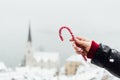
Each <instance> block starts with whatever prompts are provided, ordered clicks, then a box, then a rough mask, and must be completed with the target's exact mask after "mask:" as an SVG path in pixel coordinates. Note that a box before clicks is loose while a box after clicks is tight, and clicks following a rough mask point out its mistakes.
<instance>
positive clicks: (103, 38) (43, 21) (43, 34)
mask: <svg viewBox="0 0 120 80" xmlns="http://www.w3.org/2000/svg"><path fill="white" fill-rule="evenodd" d="M29 21H30V22H31V29H32V39H33V43H32V44H33V48H34V50H39V49H41V48H43V49H44V51H50V52H59V53H60V55H61V58H63V61H62V63H63V62H64V61H65V59H66V58H67V57H69V56H70V55H73V54H75V53H74V50H73V49H72V47H71V44H70V43H69V42H68V40H69V38H70V36H69V34H68V33H67V31H64V32H63V36H64V37H65V39H66V40H65V42H63V43H62V42H61V41H60V39H59V37H58V30H59V28H60V26H62V25H66V26H70V27H71V29H72V31H73V33H74V34H75V35H80V36H85V37H88V38H90V39H94V40H96V41H97V42H102V43H105V44H108V45H110V46H112V47H113V48H117V49H119V50H120V44H118V43H119V41H120V37H118V36H119V34H120V0H0V61H3V62H5V63H6V64H7V65H9V66H15V65H17V64H19V63H20V62H21V60H22V59H23V56H24V54H25V49H26V41H27V36H28V25H29Z"/></svg>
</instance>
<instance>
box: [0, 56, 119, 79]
mask: <svg viewBox="0 0 120 80" xmlns="http://www.w3.org/2000/svg"><path fill="white" fill-rule="evenodd" d="M71 58H75V59H71ZM71 58H69V59H67V61H69V60H70V61H75V60H77V61H80V62H85V61H84V59H83V58H82V57H81V59H79V57H78V56H77V55H73V56H71ZM86 63H87V62H86ZM0 68H1V69H3V70H5V71H4V72H0V80H102V79H103V78H104V79H103V80H119V79H118V78H116V77H114V76H113V75H111V74H110V73H109V72H107V71H106V70H104V69H102V68H99V67H96V66H94V65H91V64H89V63H87V64H86V65H82V66H79V68H78V69H77V72H76V74H75V75H70V76H66V75H65V71H64V70H65V68H64V67H61V68H59V69H58V68H50V69H48V68H40V67H28V66H27V67H16V68H15V69H14V70H13V69H11V71H9V70H8V68H7V67H6V66H5V65H4V63H0ZM58 71H59V74H57V72H58ZM106 77H107V79H105V78H106Z"/></svg>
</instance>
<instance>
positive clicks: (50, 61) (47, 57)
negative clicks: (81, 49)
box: [24, 24, 59, 68]
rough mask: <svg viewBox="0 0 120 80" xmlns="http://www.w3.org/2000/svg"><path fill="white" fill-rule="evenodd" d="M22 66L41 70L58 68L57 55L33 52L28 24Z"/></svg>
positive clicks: (54, 53)
mask: <svg viewBox="0 0 120 80" xmlns="http://www.w3.org/2000/svg"><path fill="white" fill-rule="evenodd" d="M24 66H31V67H41V68H53V67H58V66H59V53H57V52H40V51H33V47H32V36H31V26H30V24H29V32H28V40H27V46H26V52H25V57H24Z"/></svg>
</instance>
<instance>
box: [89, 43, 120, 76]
mask: <svg viewBox="0 0 120 80" xmlns="http://www.w3.org/2000/svg"><path fill="white" fill-rule="evenodd" d="M96 45H98V44H97V43H94V42H92V44H91V48H90V51H89V52H88V55H91V54H94V55H93V56H92V57H90V58H91V59H92V60H91V63H93V64H95V65H97V66H99V67H102V68H105V69H106V70H108V71H109V72H110V73H112V74H113V75H115V76H117V77H119V78H120V52H118V51H117V50H115V49H112V48H110V47H109V46H107V45H103V44H100V45H99V46H98V47H97V46H96ZM92 48H96V49H95V50H93V49H92ZM88 55H87V57H89V56H88Z"/></svg>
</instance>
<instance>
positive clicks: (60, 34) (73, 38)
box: [59, 26, 87, 61]
mask: <svg viewBox="0 0 120 80" xmlns="http://www.w3.org/2000/svg"><path fill="white" fill-rule="evenodd" d="M63 29H67V30H68V31H69V33H70V34H71V36H72V40H74V41H75V43H76V40H75V37H74V35H73V33H72V31H71V30H70V28H69V27H67V26H62V27H61V28H60V29H59V37H60V39H61V41H63V40H64V39H63V37H62V30H63ZM76 45H77V46H78V47H81V46H80V45H79V44H77V43H76ZM83 49H84V48H83ZM84 51H85V52H86V50H85V49H84ZM80 54H81V53H80ZM81 55H82V56H83V58H84V60H85V61H87V59H86V57H85V54H83V53H82V54H81Z"/></svg>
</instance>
